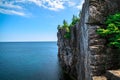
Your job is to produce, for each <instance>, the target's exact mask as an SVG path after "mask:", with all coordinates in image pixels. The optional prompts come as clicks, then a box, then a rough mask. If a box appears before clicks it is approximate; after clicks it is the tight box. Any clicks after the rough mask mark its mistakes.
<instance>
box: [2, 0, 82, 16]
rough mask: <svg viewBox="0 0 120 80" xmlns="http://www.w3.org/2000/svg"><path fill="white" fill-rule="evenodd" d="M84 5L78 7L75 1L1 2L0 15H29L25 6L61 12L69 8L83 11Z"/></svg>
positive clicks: (8, 0) (29, 0)
mask: <svg viewBox="0 0 120 80" xmlns="http://www.w3.org/2000/svg"><path fill="white" fill-rule="evenodd" d="M82 3H83V2H81V3H80V4H79V5H76V4H77V3H75V1H74V0H3V1H1V0H0V13H4V14H15V15H20V16H25V15H27V14H26V13H25V11H24V10H25V9H24V8H25V7H24V5H31V4H35V5H37V6H39V7H43V8H45V9H48V10H52V11H59V10H61V9H65V8H66V7H67V6H68V7H77V8H79V9H81V7H82ZM20 4H22V5H20Z"/></svg>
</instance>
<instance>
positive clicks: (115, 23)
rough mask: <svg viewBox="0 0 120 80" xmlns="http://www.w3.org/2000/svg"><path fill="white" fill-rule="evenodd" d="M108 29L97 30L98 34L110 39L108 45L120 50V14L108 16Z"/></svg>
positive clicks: (106, 23)
mask: <svg viewBox="0 0 120 80" xmlns="http://www.w3.org/2000/svg"><path fill="white" fill-rule="evenodd" d="M105 25H106V26H107V27H106V28H99V29H97V33H98V34H99V35H101V36H103V37H106V38H107V39H108V45H109V46H111V47H114V48H119V49H120V13H116V14H114V15H110V16H108V18H107V20H106V22H105Z"/></svg>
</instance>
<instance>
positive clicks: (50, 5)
mask: <svg viewBox="0 0 120 80" xmlns="http://www.w3.org/2000/svg"><path fill="white" fill-rule="evenodd" d="M28 2H31V3H34V4H36V5H38V6H39V7H43V8H46V9H49V10H53V11H57V10H59V9H64V5H63V4H64V1H63V0H28Z"/></svg>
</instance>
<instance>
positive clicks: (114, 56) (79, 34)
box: [57, 0, 120, 80]
mask: <svg viewBox="0 0 120 80" xmlns="http://www.w3.org/2000/svg"><path fill="white" fill-rule="evenodd" d="M119 7H120V0H114V1H113V0H85V3H84V4H83V8H82V13H81V18H80V21H79V23H77V24H76V25H75V26H73V27H71V28H70V32H71V34H70V35H71V38H70V39H66V38H64V35H65V33H66V31H65V29H59V30H58V33H57V36H58V50H59V51H58V55H59V59H60V63H61V65H62V67H63V70H64V71H65V72H66V73H68V74H69V75H70V76H72V78H73V79H75V80H92V79H93V78H92V77H93V76H99V75H103V74H104V73H105V72H106V70H107V69H117V68H118V67H119V66H120V57H119V56H120V55H119V53H120V51H119V50H113V49H111V48H108V47H107V46H106V39H103V38H101V37H100V36H99V35H98V34H96V30H97V29H98V28H99V27H106V26H105V25H104V21H105V19H106V17H107V16H108V15H110V14H113V13H115V12H118V11H120V8H119Z"/></svg>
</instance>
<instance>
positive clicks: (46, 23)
mask: <svg viewBox="0 0 120 80" xmlns="http://www.w3.org/2000/svg"><path fill="white" fill-rule="evenodd" d="M82 3H83V0H0V42H6V41H8V42H10V41H12V42H14V41H56V40H57V36H56V35H57V25H58V24H62V22H63V20H64V19H66V20H67V21H68V22H69V23H70V22H71V18H72V15H73V14H74V15H78V14H79V12H80V10H81V7H82Z"/></svg>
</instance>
